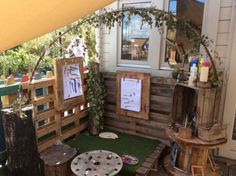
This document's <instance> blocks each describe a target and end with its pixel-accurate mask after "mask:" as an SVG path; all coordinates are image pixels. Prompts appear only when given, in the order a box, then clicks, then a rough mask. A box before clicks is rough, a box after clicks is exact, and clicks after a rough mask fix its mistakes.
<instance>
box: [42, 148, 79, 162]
mask: <svg viewBox="0 0 236 176" xmlns="http://www.w3.org/2000/svg"><path fill="white" fill-rule="evenodd" d="M76 154H77V151H76V149H75V148H72V147H70V146H69V145H66V144H61V145H53V146H51V147H49V148H48V149H47V150H45V151H44V152H42V153H41V155H40V158H41V159H42V160H43V161H44V164H46V165H49V166H56V165H59V164H63V163H66V162H67V161H69V160H71V159H72V158H74V157H75V156H76Z"/></svg>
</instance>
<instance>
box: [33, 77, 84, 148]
mask: <svg viewBox="0 0 236 176" xmlns="http://www.w3.org/2000/svg"><path fill="white" fill-rule="evenodd" d="M29 89H30V90H31V98H32V103H33V107H34V108H33V114H34V121H35V128H36V135H37V140H38V150H39V152H41V151H43V150H45V149H47V148H48V147H50V146H51V145H53V144H54V143H55V142H56V141H57V140H65V139H67V138H69V137H71V136H73V135H77V134H79V133H80V131H82V130H84V129H86V128H87V127H88V107H87V102H86V101H85V102H83V104H77V105H76V106H72V107H70V108H69V109H64V110H61V111H57V110H56V108H55V104H56V103H57V102H56V101H55V91H56V90H55V79H54V78H50V79H45V80H44V79H42V80H39V81H35V82H33V83H31V84H30V85H29Z"/></svg>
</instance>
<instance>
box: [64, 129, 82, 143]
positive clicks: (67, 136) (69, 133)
mask: <svg viewBox="0 0 236 176" xmlns="http://www.w3.org/2000/svg"><path fill="white" fill-rule="evenodd" d="M78 132H79V127H75V128H73V129H71V130H68V131H66V132H65V133H63V134H62V139H63V140H65V139H67V138H69V137H71V136H73V135H75V134H77V133H78Z"/></svg>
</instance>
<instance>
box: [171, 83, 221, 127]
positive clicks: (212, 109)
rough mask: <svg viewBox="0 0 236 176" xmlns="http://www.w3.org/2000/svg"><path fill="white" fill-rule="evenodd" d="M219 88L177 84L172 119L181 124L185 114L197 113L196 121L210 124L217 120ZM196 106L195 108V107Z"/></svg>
mask: <svg viewBox="0 0 236 176" xmlns="http://www.w3.org/2000/svg"><path fill="white" fill-rule="evenodd" d="M220 93H221V92H220V90H219V89H217V88H207V89H203V88H198V87H189V86H188V85H185V84H177V85H176V86H175V89H174V96H173V110H172V120H173V121H175V122H177V123H179V124H183V123H184V121H185V118H186V116H187V115H192V114H193V112H194V111H196V114H197V123H198V124H204V125H212V124H213V123H216V122H217V121H218V111H219V105H220V104H219V103H220ZM195 107H196V108H195Z"/></svg>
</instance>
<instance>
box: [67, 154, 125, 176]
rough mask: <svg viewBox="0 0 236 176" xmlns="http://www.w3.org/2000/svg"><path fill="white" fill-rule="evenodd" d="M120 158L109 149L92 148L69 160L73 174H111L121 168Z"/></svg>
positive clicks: (86, 175) (106, 175) (102, 175)
mask: <svg viewBox="0 0 236 176" xmlns="http://www.w3.org/2000/svg"><path fill="white" fill-rule="evenodd" d="M122 166H123V163H122V160H121V158H120V157H119V156H118V155H117V154H115V153H113V152H110V151H106V150H93V151H89V152H85V153H82V154H80V155H78V156H77V157H75V158H74V159H73V161H72V162H71V170H72V172H73V173H74V174H75V175H84V176H113V175H117V174H118V173H119V172H120V170H121V169H122Z"/></svg>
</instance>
